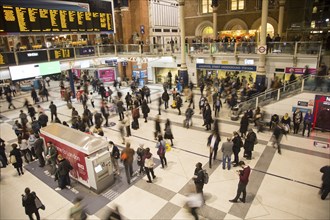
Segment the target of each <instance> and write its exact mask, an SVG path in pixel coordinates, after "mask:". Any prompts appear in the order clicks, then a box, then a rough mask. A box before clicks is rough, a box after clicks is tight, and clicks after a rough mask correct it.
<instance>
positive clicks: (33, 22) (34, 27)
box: [28, 8, 41, 32]
mask: <svg viewBox="0 0 330 220" xmlns="http://www.w3.org/2000/svg"><path fill="white" fill-rule="evenodd" d="M28 15H29V22H30V31H32V32H40V31H41V28H40V22H39V9H36V8H28Z"/></svg>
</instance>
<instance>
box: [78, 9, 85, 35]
mask: <svg viewBox="0 0 330 220" xmlns="http://www.w3.org/2000/svg"><path fill="white" fill-rule="evenodd" d="M77 23H78V31H86V25H85V12H82V11H77Z"/></svg>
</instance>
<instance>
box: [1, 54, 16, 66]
mask: <svg viewBox="0 0 330 220" xmlns="http://www.w3.org/2000/svg"><path fill="white" fill-rule="evenodd" d="M11 64H16V60H15V55H14V53H2V52H1V53H0V66H8V65H11Z"/></svg>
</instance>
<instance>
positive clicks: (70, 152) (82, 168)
mask: <svg viewBox="0 0 330 220" xmlns="http://www.w3.org/2000/svg"><path fill="white" fill-rule="evenodd" d="M41 136H42V137H43V138H44V139H45V143H47V142H48V141H51V142H53V144H54V145H55V146H56V148H57V151H58V154H61V155H62V156H63V157H64V158H65V159H67V160H68V161H70V164H71V166H72V167H73V170H71V171H70V175H71V177H73V178H75V179H77V180H78V181H79V182H81V183H82V184H85V185H87V186H89V184H88V173H87V167H86V162H85V157H86V156H87V155H85V154H84V153H82V152H80V151H77V150H76V149H73V148H71V147H70V146H67V145H65V144H64V143H61V142H59V141H58V140H55V139H53V138H50V137H48V136H45V135H43V134H41Z"/></svg>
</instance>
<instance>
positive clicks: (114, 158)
mask: <svg viewBox="0 0 330 220" xmlns="http://www.w3.org/2000/svg"><path fill="white" fill-rule="evenodd" d="M109 144H110V145H109V151H110V156H111V163H112V164H113V169H114V170H113V172H114V173H115V174H117V175H118V176H119V175H120V170H119V165H118V159H119V156H120V151H119V149H118V147H117V146H116V145H115V144H114V143H113V142H112V141H109Z"/></svg>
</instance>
